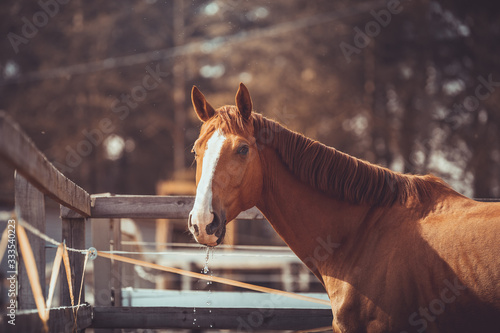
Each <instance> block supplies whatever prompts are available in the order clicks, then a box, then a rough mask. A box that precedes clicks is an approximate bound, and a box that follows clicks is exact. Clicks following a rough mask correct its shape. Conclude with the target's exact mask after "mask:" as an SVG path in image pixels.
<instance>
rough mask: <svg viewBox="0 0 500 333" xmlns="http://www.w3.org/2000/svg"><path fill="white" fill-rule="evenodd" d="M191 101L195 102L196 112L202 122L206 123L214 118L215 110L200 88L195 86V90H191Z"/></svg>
mask: <svg viewBox="0 0 500 333" xmlns="http://www.w3.org/2000/svg"><path fill="white" fill-rule="evenodd" d="M191 101H192V102H193V107H194V110H195V111H196V114H197V115H198V118H200V120H201V121H203V122H205V121H207V120H208V119H210V118H212V117H213V115H214V114H215V110H214V108H213V107H212V106H211V105H210V104H208V102H207V100H206V99H205V96H204V95H203V94H202V93H201V91H200V90H199V89H198V88H196V86H193V90H191Z"/></svg>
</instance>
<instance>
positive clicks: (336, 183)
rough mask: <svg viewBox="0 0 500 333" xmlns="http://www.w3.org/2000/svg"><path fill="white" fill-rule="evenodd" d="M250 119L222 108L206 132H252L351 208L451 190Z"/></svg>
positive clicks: (421, 199) (305, 177)
mask: <svg viewBox="0 0 500 333" xmlns="http://www.w3.org/2000/svg"><path fill="white" fill-rule="evenodd" d="M252 118H253V119H252V120H253V121H245V120H243V119H242V117H241V116H240V115H239V113H238V111H237V109H236V107H234V106H224V107H221V108H219V109H218V110H217V112H216V113H215V115H214V117H212V119H210V120H209V121H208V122H207V125H209V124H210V125H209V126H207V129H208V128H211V129H213V130H215V129H221V130H222V131H223V132H225V133H234V134H238V133H240V134H241V133H246V134H251V133H252V132H253V135H254V137H255V138H256V140H257V144H258V145H260V146H269V147H272V148H273V149H274V150H275V151H276V152H277V153H278V155H279V156H280V158H281V160H282V161H283V163H284V164H285V165H286V166H287V167H288V169H289V170H290V171H291V172H292V173H293V174H294V175H295V176H296V177H298V178H299V179H300V180H301V181H302V182H304V183H307V184H309V185H310V186H312V187H313V188H316V189H318V190H320V191H322V192H324V193H326V194H327V195H329V196H332V197H335V198H337V199H340V200H344V201H347V202H349V203H352V204H372V205H376V206H391V205H393V204H395V203H400V204H403V205H404V204H406V203H407V202H408V201H410V200H415V199H416V200H417V201H418V202H424V201H425V200H426V199H428V198H429V197H430V195H431V193H432V192H433V190H434V189H435V188H436V186H441V187H446V186H447V185H446V184H445V183H444V182H443V181H442V180H440V179H439V178H437V177H434V176H430V175H427V176H416V175H408V174H401V173H398V172H394V171H391V170H389V169H387V168H383V167H381V166H377V165H374V164H371V163H369V162H366V161H363V160H360V159H358V158H355V157H352V156H350V155H348V154H345V153H343V152H340V151H338V150H336V149H334V148H332V147H328V146H326V145H324V144H322V143H321V142H318V141H315V140H312V139H309V138H307V137H305V136H304V135H302V134H300V133H297V132H294V131H291V130H289V129H287V128H286V127H284V126H283V125H281V124H280V123H278V122H276V121H274V120H270V119H267V118H265V117H264V116H262V115H261V114H258V113H255V112H254V113H252ZM208 123H209V124H208ZM252 125H253V126H252ZM252 127H253V128H252Z"/></svg>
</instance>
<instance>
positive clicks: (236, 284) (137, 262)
mask: <svg viewBox="0 0 500 333" xmlns="http://www.w3.org/2000/svg"><path fill="white" fill-rule="evenodd" d="M18 222H19V225H21V226H27V227H26V229H27V230H29V231H30V232H32V233H33V234H34V235H36V236H38V237H40V238H42V239H44V240H45V241H47V242H49V243H51V244H54V245H56V246H59V245H60V244H61V243H60V242H58V241H56V240H54V239H52V238H50V237H49V236H47V235H46V234H44V233H42V232H41V231H39V230H38V229H36V228H35V227H33V226H31V225H30V224H28V223H26V222H24V221H22V220H21V219H19V220H18ZM64 250H65V251H64V253H63V262H64V263H65V266H66V261H67V260H68V259H69V258H68V259H66V257H67V251H73V252H78V253H81V254H85V255H86V258H88V255H89V254H91V253H92V248H91V249H87V250H80V249H73V248H69V247H66V245H65V244H64ZM116 252H118V251H97V254H98V255H99V256H101V257H103V258H108V259H112V260H118V261H122V262H125V263H129V264H133V265H139V266H143V267H148V268H152V269H157V270H160V271H165V272H170V273H174V274H179V275H184V276H189V277H192V278H198V279H201V280H208V281H214V282H218V283H223V284H227V285H230V286H234V287H240V288H244V289H249V290H254V291H259V292H264V293H269V294H276V295H282V296H286V297H290V298H295V299H298V300H303V301H308V302H312V303H317V304H322V305H328V306H330V302H329V301H327V300H323V299H319V298H315V297H309V296H304V295H299V294H294V293H291V292H287V291H283V290H278V289H272V288H267V287H261V286H256V285H253V284H249V283H244V282H239V281H235V280H231V279H227V278H222V277H217V276H207V275H204V274H201V273H194V272H190V271H186V270H183V269H179V268H174V267H168V266H162V265H158V264H153V263H149V262H146V261H143V260H138V259H132V258H128V257H123V256H119V255H116V254H114V253H116ZM121 252H128V251H121ZM136 253H137V254H144V253H143V252H136ZM156 253H157V252H156ZM85 265H86V261H85ZM68 267H69V261H68V266H67V267H66V269H67V271H66V272H67V274H66V275H67V276H68V277H69V276H71V273H70V272H69V273H68ZM82 281H83V276H82ZM82 283H83V282H82ZM68 285H70V296H71V304H72V305H74V298H73V290H72V288H71V281H70V279H68ZM80 292H81V289H80ZM44 306H45V304H44Z"/></svg>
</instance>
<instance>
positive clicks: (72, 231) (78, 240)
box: [60, 218, 85, 306]
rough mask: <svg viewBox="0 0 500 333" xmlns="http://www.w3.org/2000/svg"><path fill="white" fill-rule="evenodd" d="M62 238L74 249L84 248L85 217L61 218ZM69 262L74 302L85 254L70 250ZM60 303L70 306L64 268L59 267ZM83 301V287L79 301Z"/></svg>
mask: <svg viewBox="0 0 500 333" xmlns="http://www.w3.org/2000/svg"><path fill="white" fill-rule="evenodd" d="M62 239H63V240H65V241H66V246H68V247H72V248H75V249H84V248H85V219H84V218H79V219H62ZM68 255H69V263H70V265H71V283H72V285H73V295H74V297H75V304H76V303H77V302H78V295H79V293H80V285H81V282H82V274H83V263H84V259H85V256H84V255H83V254H81V253H78V252H72V251H70V252H69V253H68ZM60 279H61V280H60V281H61V283H60V286H61V293H60V300H61V301H60V304H61V305H62V306H70V305H71V298H70V293H69V288H68V281H67V278H66V270H65V269H64V268H63V269H61V275H60ZM83 302H85V288H84V290H82V296H81V303H83Z"/></svg>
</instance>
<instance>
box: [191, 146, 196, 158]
mask: <svg viewBox="0 0 500 333" xmlns="http://www.w3.org/2000/svg"><path fill="white" fill-rule="evenodd" d="M191 152H192V153H193V154H194V157H196V156H198V154H196V149H194V147H193V149H191Z"/></svg>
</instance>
